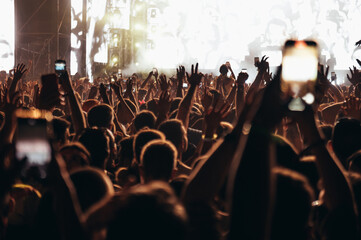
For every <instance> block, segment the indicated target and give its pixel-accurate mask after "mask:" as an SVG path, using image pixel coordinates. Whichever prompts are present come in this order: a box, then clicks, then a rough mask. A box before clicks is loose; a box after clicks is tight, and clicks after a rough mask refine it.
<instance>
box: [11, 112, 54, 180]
mask: <svg viewBox="0 0 361 240" xmlns="http://www.w3.org/2000/svg"><path fill="white" fill-rule="evenodd" d="M15 115H16V118H17V126H18V127H17V134H16V140H15V150H16V158H17V159H19V160H22V159H23V158H24V157H26V158H27V161H26V164H25V167H24V169H23V171H22V174H23V175H24V176H25V175H26V171H27V170H28V169H29V168H31V167H36V168H38V169H39V172H40V175H41V177H45V176H46V166H47V165H48V163H49V162H50V161H51V146H50V143H49V139H50V138H51V135H52V134H51V133H52V128H51V124H50V122H51V120H52V115H51V113H50V112H46V111H40V110H17V111H16V113H15Z"/></svg>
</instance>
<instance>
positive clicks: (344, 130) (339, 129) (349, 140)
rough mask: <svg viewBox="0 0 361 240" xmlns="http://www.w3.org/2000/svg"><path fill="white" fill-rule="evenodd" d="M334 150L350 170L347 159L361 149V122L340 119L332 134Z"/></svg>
mask: <svg viewBox="0 0 361 240" xmlns="http://www.w3.org/2000/svg"><path fill="white" fill-rule="evenodd" d="M332 148H333V151H334V152H335V154H336V156H337V157H338V158H339V159H340V161H341V163H342V164H343V165H344V167H345V168H346V169H348V166H347V158H348V157H350V156H351V155H352V154H353V153H355V152H356V151H358V150H360V149H361V125H360V121H358V120H356V119H351V118H342V119H339V120H338V121H337V123H336V125H335V127H334V129H333V132H332Z"/></svg>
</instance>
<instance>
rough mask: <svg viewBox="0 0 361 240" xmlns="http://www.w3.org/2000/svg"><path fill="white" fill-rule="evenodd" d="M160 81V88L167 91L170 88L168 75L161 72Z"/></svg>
mask: <svg viewBox="0 0 361 240" xmlns="http://www.w3.org/2000/svg"><path fill="white" fill-rule="evenodd" d="M159 79H160V80H159V83H160V89H161V90H162V91H163V92H164V91H167V90H168V88H169V82H168V81H167V76H166V75H164V74H161V75H160V76H159Z"/></svg>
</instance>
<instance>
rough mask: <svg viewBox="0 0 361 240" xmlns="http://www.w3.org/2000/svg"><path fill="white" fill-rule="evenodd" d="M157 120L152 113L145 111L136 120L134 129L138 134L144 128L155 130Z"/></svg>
mask: <svg viewBox="0 0 361 240" xmlns="http://www.w3.org/2000/svg"><path fill="white" fill-rule="evenodd" d="M155 120H156V117H155V115H154V113H152V112H151V111H148V110H143V111H141V112H139V113H138V114H137V115H136V116H135V118H134V127H135V130H136V132H138V131H139V130H141V129H142V128H144V127H148V128H150V129H153V128H154V127H155Z"/></svg>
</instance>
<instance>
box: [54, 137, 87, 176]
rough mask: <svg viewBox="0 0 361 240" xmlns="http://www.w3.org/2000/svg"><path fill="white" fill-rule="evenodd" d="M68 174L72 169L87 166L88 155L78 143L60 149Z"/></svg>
mask: <svg viewBox="0 0 361 240" xmlns="http://www.w3.org/2000/svg"><path fill="white" fill-rule="evenodd" d="M59 152H60V154H61V155H62V157H63V159H64V161H65V164H66V168H67V169H68V172H70V171H73V170H74V169H77V168H81V167H84V166H89V164H90V159H91V157H90V153H89V151H88V150H87V149H86V148H85V147H84V146H83V144H81V143H80V142H71V143H68V144H65V145H64V146H63V147H62V148H60V151H59Z"/></svg>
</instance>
